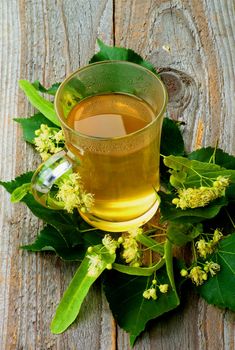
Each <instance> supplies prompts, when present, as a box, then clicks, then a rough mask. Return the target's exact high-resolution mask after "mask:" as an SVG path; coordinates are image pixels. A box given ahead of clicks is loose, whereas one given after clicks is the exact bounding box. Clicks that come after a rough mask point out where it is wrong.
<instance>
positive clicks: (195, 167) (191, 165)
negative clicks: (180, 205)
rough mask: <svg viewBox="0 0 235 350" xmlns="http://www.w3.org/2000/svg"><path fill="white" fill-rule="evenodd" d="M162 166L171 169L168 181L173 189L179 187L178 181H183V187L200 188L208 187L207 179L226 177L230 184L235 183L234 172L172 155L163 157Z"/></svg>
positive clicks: (215, 165) (211, 164)
mask: <svg viewBox="0 0 235 350" xmlns="http://www.w3.org/2000/svg"><path fill="white" fill-rule="evenodd" d="M164 164H165V165H166V166H167V167H168V168H171V169H172V170H171V174H172V175H171V177H170V181H171V184H172V185H173V186H174V187H181V186H180V180H179V179H182V180H183V184H184V186H185V187H200V186H201V185H202V184H203V185H204V186H205V185H208V178H209V179H211V180H215V179H216V178H217V177H218V176H227V177H229V179H230V181H231V182H235V170H228V169H225V168H222V167H220V166H219V165H217V164H213V163H204V162H200V161H197V160H190V159H187V158H185V157H175V156H172V155H170V156H167V157H164ZM202 177H203V178H202ZM205 178H207V179H205ZM209 184H210V183H209Z"/></svg>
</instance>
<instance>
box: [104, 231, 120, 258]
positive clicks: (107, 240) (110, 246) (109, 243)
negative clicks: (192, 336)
mask: <svg viewBox="0 0 235 350" xmlns="http://www.w3.org/2000/svg"><path fill="white" fill-rule="evenodd" d="M102 243H103V245H104V246H105V248H106V249H107V250H108V251H109V253H110V254H114V253H115V251H116V249H117V248H118V246H119V243H118V242H117V241H115V240H114V239H112V237H111V236H110V235H105V236H104V238H103V239H102Z"/></svg>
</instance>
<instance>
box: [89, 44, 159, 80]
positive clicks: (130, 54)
mask: <svg viewBox="0 0 235 350" xmlns="http://www.w3.org/2000/svg"><path fill="white" fill-rule="evenodd" d="M97 43H98V45H99V48H100V51H99V52H98V53H96V54H95V55H94V56H93V57H92V58H91V60H90V61H89V63H94V62H100V61H106V60H119V61H129V62H133V63H136V64H139V65H141V66H143V67H145V68H147V69H149V70H151V71H152V72H153V73H155V74H157V72H156V69H155V68H154V66H153V65H152V64H151V63H150V62H148V61H145V60H144V59H143V58H142V57H141V56H140V55H139V54H137V53H136V52H134V51H133V50H131V49H126V48H124V47H115V46H108V45H105V44H104V43H103V42H102V41H101V40H100V39H97Z"/></svg>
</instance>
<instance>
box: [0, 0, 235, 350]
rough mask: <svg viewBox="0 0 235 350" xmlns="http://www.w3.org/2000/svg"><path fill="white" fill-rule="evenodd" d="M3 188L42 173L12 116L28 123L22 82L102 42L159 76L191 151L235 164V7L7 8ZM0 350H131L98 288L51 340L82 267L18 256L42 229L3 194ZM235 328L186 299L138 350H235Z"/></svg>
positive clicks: (2, 9)
mask: <svg viewBox="0 0 235 350" xmlns="http://www.w3.org/2000/svg"><path fill="white" fill-rule="evenodd" d="M0 16H1V17H0V18H1V19H0V60H1V61H0V69H1V79H0V96H1V102H2V103H1V105H0V121H1V127H0V141H1V142H0V145H1V150H0V164H1V168H0V178H1V179H5V180H9V179H12V178H14V177H15V176H16V175H19V174H21V173H22V172H25V171H27V170H31V169H33V168H35V167H36V165H37V164H38V163H39V159H38V158H37V157H35V154H34V153H33V151H32V148H31V147H30V146H28V145H26V144H25V142H23V141H22V134H21V130H20V129H19V127H18V126H17V125H16V124H15V123H13V121H12V118H13V117H14V116H28V115H30V114H31V113H32V112H33V109H32V107H30V106H29V104H28V103H27V101H26V99H25V97H24V96H23V94H22V93H21V92H19V90H18V87H17V81H18V80H19V79H20V78H25V79H29V80H31V81H32V80H34V79H39V80H40V81H42V82H43V83H45V84H46V85H47V84H48V85H49V84H50V83H53V82H55V81H61V80H62V79H63V78H64V77H65V76H66V75H68V74H69V73H70V72H71V71H73V70H75V69H76V68H77V67H78V66H81V65H84V64H86V63H87V62H88V59H89V58H90V57H91V55H92V54H93V53H94V50H95V48H97V47H96V44H95V40H96V37H97V36H98V37H100V38H101V39H103V40H104V41H105V42H106V43H112V42H114V41H115V42H116V44H117V45H121V46H126V47H131V48H133V49H134V50H136V51H137V52H139V53H140V54H141V55H143V56H144V57H146V58H148V59H149V60H150V61H152V63H153V64H154V65H155V66H156V67H157V68H159V69H160V72H161V75H162V77H163V79H165V81H166V83H167V85H168V88H169V91H170V101H169V106H168V111H169V113H170V114H171V116H172V117H174V118H176V119H179V120H182V121H185V122H186V126H185V127H184V135H185V139H186V146H187V149H188V150H190V149H195V148H197V147H200V146H201V145H215V144H216V141H217V140H218V141H219V145H220V146H221V147H222V148H223V149H225V150H226V151H228V152H230V153H235V138H234V130H235V112H234V111H235V99H234V92H235V79H234V76H235V74H234V70H235V68H234V66H235V65H234V62H235V45H234V43H235V40H234V37H235V22H234V18H235V4H234V1H233V0H210V1H209V0H191V1H186V0H182V1H181V0H172V1H164V0H161V1H160V0H144V1H143V0H128V1H126V0H74V1H69V0H63V1H62V0H8V1H6V0H2V1H0ZM0 196H1V204H2V205H1V207H0V261H1V265H0V349H1V350H5V349H7V350H8V349H14V350H15V349H17V350H18V349H19V350H21V349H22V350H28V349H36V350H44V349H53V350H54V349H56V350H70V349H73V350H74V349H78V350H90V349H92V350H98V349H101V350H107V349H108V350H110V349H112V350H114V349H117V350H128V349H130V346H129V339H128V336H127V334H126V333H125V332H123V331H122V330H121V329H119V328H118V329H117V334H116V326H115V323H114V321H113V318H112V315H111V313H110V311H109V308H108V305H107V302H106V301H105V298H104V296H103V294H102V292H101V288H100V286H99V285H97V286H96V287H95V288H93V289H92V290H91V292H90V294H89V295H88V297H87V299H86V302H85V303H84V305H83V307H82V310H81V314H80V315H79V318H78V320H77V322H76V323H75V324H74V325H73V326H72V327H71V328H70V329H69V330H68V331H67V332H66V333H65V334H63V335H60V336H53V335H52V334H51V333H50V331H49V324H50V320H51V318H52V316H53V314H54V312H55V308H56V305H57V303H58V302H59V300H60V298H61V296H62V294H63V292H64V290H65V288H66V287H67V285H68V283H69V281H70V279H71V277H72V275H73V273H74V271H75V269H76V265H73V264H66V263H62V262H61V261H59V259H57V258H56V257H54V256H52V255H49V254H41V255H37V254H30V253H26V252H22V251H20V250H19V249H18V248H19V245H20V244H22V243H23V244H24V243H27V242H30V241H31V240H33V238H34V237H35V236H36V233H37V232H38V230H39V228H40V227H41V225H42V223H41V222H39V221H38V220H37V219H36V218H35V217H33V216H32V215H31V214H30V212H29V211H28V210H27V209H26V208H25V207H24V206H23V205H20V204H18V205H14V206H12V205H11V204H10V201H9V196H8V195H7V194H6V192H5V191H3V189H2V188H0ZM234 326H235V316H234V314H232V313H230V312H229V311H221V310H218V309H217V308H214V307H213V306H208V305H207V304H206V303H205V302H204V301H203V300H201V299H199V298H198V297H197V296H196V295H188V294H187V293H186V294H185V295H183V302H182V306H180V308H179V309H178V310H177V311H176V312H175V313H170V314H169V315H166V316H164V317H162V318H161V319H159V320H156V321H155V322H152V323H151V324H150V325H149V326H148V328H147V331H146V332H144V333H143V335H142V336H141V338H140V340H138V341H137V343H136V345H135V347H134V349H135V350H150V349H157V350H172V349H181V350H188V349H190V350H205V349H208V350H217V349H218V350H232V349H235V346H234V339H235V332H234V329H235V327H234Z"/></svg>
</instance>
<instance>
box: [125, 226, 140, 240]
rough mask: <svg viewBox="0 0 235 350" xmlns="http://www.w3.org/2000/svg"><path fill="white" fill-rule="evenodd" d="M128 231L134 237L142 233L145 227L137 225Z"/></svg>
mask: <svg viewBox="0 0 235 350" xmlns="http://www.w3.org/2000/svg"><path fill="white" fill-rule="evenodd" d="M128 233H129V235H130V236H131V237H133V238H134V237H137V236H138V235H142V233H143V229H142V228H140V227H137V228H134V229H132V230H130V231H128Z"/></svg>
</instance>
